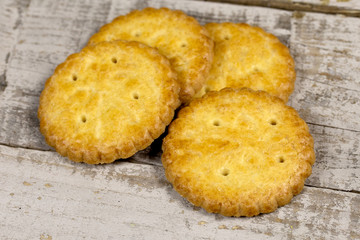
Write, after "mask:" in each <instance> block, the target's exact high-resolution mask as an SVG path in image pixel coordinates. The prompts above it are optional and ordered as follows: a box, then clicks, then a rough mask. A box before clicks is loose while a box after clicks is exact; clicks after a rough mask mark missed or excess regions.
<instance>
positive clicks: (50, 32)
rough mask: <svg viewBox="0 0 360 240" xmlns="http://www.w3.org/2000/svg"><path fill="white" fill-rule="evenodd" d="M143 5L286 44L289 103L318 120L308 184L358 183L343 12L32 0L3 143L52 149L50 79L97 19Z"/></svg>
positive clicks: (352, 44)
mask: <svg viewBox="0 0 360 240" xmlns="http://www.w3.org/2000/svg"><path fill="white" fill-rule="evenodd" d="M146 6H153V7H161V6H166V7H169V8H173V9H181V10H184V11H185V12H186V13H188V14H190V15H192V16H194V17H196V18H197V19H198V20H199V21H200V22H201V23H206V22H210V21H234V22H247V23H250V24H252V25H258V26H260V27H263V28H264V29H266V30H267V31H270V32H272V33H273V34H275V35H276V36H278V37H279V38H280V39H281V40H282V41H283V42H284V43H285V44H288V45H289V46H290V48H291V51H292V53H293V55H294V57H295V61H296V66H297V72H298V79H297V83H296V88H295V92H294V94H293V96H292V97H291V100H290V104H291V105H292V106H294V107H295V108H296V109H297V110H298V111H299V112H300V114H301V116H302V117H303V118H304V119H305V120H306V121H307V122H308V123H310V124H314V127H311V131H312V133H313V134H314V137H315V140H316V146H317V163H316V165H315V166H314V174H313V175H312V177H311V178H310V179H309V180H308V182H307V184H309V185H312V186H318V187H328V188H336V189H343V190H355V191H356V190H359V185H360V183H359V181H360V180H359V178H358V175H359V174H356V172H357V171H359V161H358V159H359V156H358V151H354V150H351V149H356V148H357V146H358V141H359V131H360V123H359V122H358V121H357V119H359V117H360V101H358V99H359V94H360V93H359V92H360V91H359V90H360V83H359V78H358V76H360V74H359V73H360V69H359V68H358V62H359V59H360V52H359V49H360V40H359V35H360V34H359V33H360V23H359V21H358V19H355V18H348V17H341V16H330V15H327V16H326V17H325V15H323V14H313V13H306V14H300V15H299V14H293V13H292V12H288V11H282V10H277V9H269V8H263V7H248V6H236V5H229V4H218V3H204V2H194V1H169V0H168V1H166V0H152V1H144V0H142V1H125V0H123V1H111V0H107V1H101V2H100V1H95V0H88V1H82V2H73V1H71V0H66V1H62V2H61V3H58V2H53V1H41V0H33V1H32V2H31V5H30V6H29V8H28V10H27V12H26V13H25V14H23V18H22V23H21V24H20V25H19V27H18V28H19V32H18V34H17V37H16V38H17V39H18V42H17V43H16V45H15V46H14V50H13V55H12V57H11V59H10V61H9V63H8V64H7V65H6V66H7V67H6V69H7V81H8V84H7V85H8V86H7V87H6V88H5V91H4V92H3V93H2V94H0V129H1V131H0V144H5V145H9V146H18V147H25V148H33V149H41V150H51V149H50V147H49V146H47V145H46V143H45V142H44V140H43V137H42V136H41V134H40V133H39V130H38V124H39V123H38V120H37V116H36V111H37V107H38V96H39V94H40V92H41V90H42V87H43V84H44V82H45V80H46V79H47V78H48V77H49V76H50V75H51V73H52V71H53V70H54V68H55V67H56V65H57V64H59V63H60V62H62V61H63V60H64V59H65V58H66V56H67V55H68V54H70V53H72V52H75V51H78V50H79V49H81V47H82V46H84V44H85V43H86V41H87V39H88V37H89V36H90V35H91V34H92V33H93V32H95V31H96V30H97V28H98V27H99V26H101V25H102V24H104V23H105V22H108V21H111V20H112V18H114V17H115V16H117V15H119V14H125V13H127V12H129V11H130V10H132V9H135V8H143V7H146ZM350 26H351V28H350ZM314 32H315V34H314ZM1 44H2V42H1V41H0V46H2V45H1ZM318 125H327V126H328V127H326V126H325V127H321V126H319V127H316V126H318ZM342 128H343V129H348V130H342ZM319 129H321V131H320V130H319ZM313 131H314V132H313ZM319 131H320V132H321V133H319ZM328 138H332V139H338V140H339V141H335V140H334V141H332V140H329V139H328ZM341 139H346V140H345V141H341ZM318 148H319V149H321V151H319V150H318ZM159 149H160V146H159V144H155V145H154V147H153V148H152V149H150V148H149V149H147V150H145V151H143V152H140V153H139V154H137V155H135V156H134V157H133V158H131V159H129V161H136V162H146V163H150V164H155V165H161V162H160V153H159V152H158V150H159ZM334 149H338V150H339V151H341V154H340V155H339V154H338V153H337V152H334V151H333V150H334ZM350 150H351V151H350ZM324 151H328V154H323V152H324ZM354 153H355V154H354ZM334 163H336V164H334ZM329 166H331V169H330V170H329ZM337 173H340V174H337Z"/></svg>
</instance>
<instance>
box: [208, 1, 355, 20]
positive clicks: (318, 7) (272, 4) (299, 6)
mask: <svg viewBox="0 0 360 240" xmlns="http://www.w3.org/2000/svg"><path fill="white" fill-rule="evenodd" d="M202 1H205V2H218V3H231V4H239V5H248V6H259V7H268V8H275V9H282V10H289V11H300V12H317V13H326V14H342V15H345V16H349V17H360V10H357V9H347V8H342V7H336V6H329V5H325V4H311V3H293V2H292V1H269V0H202Z"/></svg>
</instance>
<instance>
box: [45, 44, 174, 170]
mask: <svg viewBox="0 0 360 240" xmlns="http://www.w3.org/2000/svg"><path fill="white" fill-rule="evenodd" d="M179 90H180V87H179V86H178V83H177V81H176V74H175V73H174V72H173V71H172V69H171V67H170V63H169V61H168V60H167V59H166V58H165V57H163V56H162V55H161V54H159V53H158V51H156V50H155V49H153V48H150V47H148V46H146V45H144V44H141V43H138V42H127V41H114V42H103V43H99V44H97V45H93V46H88V47H85V48H84V49H83V50H81V52H79V53H75V54H72V55H70V56H69V57H68V58H67V59H66V61H65V62H64V63H62V64H60V65H59V66H58V67H57V68H56V69H55V72H54V74H53V75H52V76H51V77H50V78H49V79H48V80H47V81H46V84H45V88H44V90H43V91H42V93H41V97H40V106H39V110H38V117H39V119H40V130H41V132H42V134H43V135H44V136H45V139H46V141H47V143H48V144H49V145H50V146H52V147H54V148H55V149H56V151H58V152H59V153H60V154H61V155H63V156H67V157H69V158H70V159H71V160H73V161H76V162H86V163H91V164H97V163H110V162H113V161H114V160H116V159H119V158H128V157H130V156H132V155H133V154H134V153H135V152H137V151H138V150H141V149H144V148H146V147H147V146H149V145H150V144H151V142H152V141H153V140H154V139H155V138H157V137H158V136H160V134H161V133H163V132H164V130H165V127H166V125H168V124H169V123H170V121H171V120H172V118H173V116H174V110H175V109H176V107H178V106H179V104H180V101H179V98H178V92H179Z"/></svg>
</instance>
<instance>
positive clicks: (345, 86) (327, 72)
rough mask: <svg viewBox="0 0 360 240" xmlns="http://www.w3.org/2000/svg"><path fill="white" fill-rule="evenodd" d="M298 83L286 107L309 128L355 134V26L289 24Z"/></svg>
mask: <svg viewBox="0 0 360 240" xmlns="http://www.w3.org/2000/svg"><path fill="white" fill-rule="evenodd" d="M291 31H292V33H291V40H290V43H291V44H290V48H291V53H292V55H293V56H294V58H295V62H296V69H297V82H296V85H295V91H294V93H293V94H292V97H291V99H290V105H292V106H293V107H295V109H298V110H299V112H300V115H302V117H303V118H304V119H305V120H306V121H307V122H310V123H315V124H322V125H327V126H333V127H338V128H345V129H349V130H354V131H360V121H359V119H360V77H359V76H360V67H359V62H360V21H359V19H357V18H351V17H341V16H334V15H328V16H326V17H324V16H323V14H316V13H306V14H304V15H302V16H300V17H294V18H292V29H291Z"/></svg>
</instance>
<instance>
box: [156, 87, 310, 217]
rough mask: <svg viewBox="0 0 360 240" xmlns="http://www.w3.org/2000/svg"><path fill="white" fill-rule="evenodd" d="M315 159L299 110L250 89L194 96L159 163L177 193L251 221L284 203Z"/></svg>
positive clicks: (215, 210)
mask: <svg viewBox="0 0 360 240" xmlns="http://www.w3.org/2000/svg"><path fill="white" fill-rule="evenodd" d="M314 161H315V154H314V142H313V138H312V136H311V135H310V133H309V130H308V126H307V125H306V123H305V122H304V121H303V120H302V119H301V118H300V117H299V115H298V113H297V112H296V111H295V110H294V109H293V108H291V107H289V106H286V105H285V104H284V102H283V101H282V100H281V99H279V98H277V97H274V96H271V95H270V94H268V93H266V92H264V91H254V90H251V89H248V88H242V89H230V88H225V89H223V90H221V91H219V92H213V91H211V92H209V93H207V94H206V95H205V96H204V97H202V98H198V99H195V100H194V101H192V102H191V103H190V104H189V106H187V107H184V108H183V109H181V110H180V111H179V113H178V117H177V118H176V119H175V120H174V121H173V122H172V123H171V124H170V126H169V133H168V135H167V136H166V137H165V139H164V142H163V155H162V163H163V165H164V168H165V175H166V177H167V179H168V180H169V181H170V182H171V183H172V184H173V187H174V188H175V190H176V191H178V192H179V193H180V194H181V195H182V196H183V197H185V198H186V199H188V200H189V201H190V202H191V203H193V204H194V205H195V206H200V207H202V208H204V209H205V210H206V211H208V212H212V213H220V214H222V215H224V216H236V217H239V216H255V215H258V214H260V213H269V212H272V211H275V209H277V208H278V207H279V206H283V205H285V204H287V203H289V202H290V201H291V199H292V197H293V196H294V195H296V194H299V193H300V192H301V190H302V189H303V186H304V181H305V179H306V178H307V177H309V175H310V174H311V166H312V164H313V163H314Z"/></svg>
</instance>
